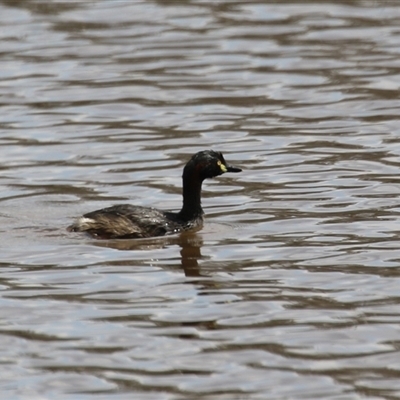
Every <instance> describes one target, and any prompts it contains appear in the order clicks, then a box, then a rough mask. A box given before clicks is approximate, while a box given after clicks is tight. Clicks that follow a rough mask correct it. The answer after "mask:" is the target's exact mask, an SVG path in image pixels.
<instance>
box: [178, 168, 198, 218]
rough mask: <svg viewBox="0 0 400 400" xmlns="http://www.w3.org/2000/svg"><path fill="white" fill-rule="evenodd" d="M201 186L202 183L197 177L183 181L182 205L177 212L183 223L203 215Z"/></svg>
mask: <svg viewBox="0 0 400 400" xmlns="http://www.w3.org/2000/svg"><path fill="white" fill-rule="evenodd" d="M196 178H197V179H196ZM201 184H202V181H201V179H199V178H198V177H193V176H190V177H187V178H186V179H185V178H184V179H183V205H182V209H181V211H180V212H179V217H180V218H181V219H183V220H184V221H189V220H192V219H195V218H199V217H201V216H202V215H203V209H202V208H201Z"/></svg>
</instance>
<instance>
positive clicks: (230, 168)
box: [226, 165, 242, 172]
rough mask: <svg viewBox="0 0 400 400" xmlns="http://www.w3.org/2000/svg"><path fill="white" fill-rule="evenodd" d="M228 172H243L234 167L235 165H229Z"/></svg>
mask: <svg viewBox="0 0 400 400" xmlns="http://www.w3.org/2000/svg"><path fill="white" fill-rule="evenodd" d="M226 172H242V170H241V169H240V168H238V167H234V166H233V165H227V166H226Z"/></svg>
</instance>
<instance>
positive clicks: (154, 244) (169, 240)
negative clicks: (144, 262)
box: [92, 232, 203, 277]
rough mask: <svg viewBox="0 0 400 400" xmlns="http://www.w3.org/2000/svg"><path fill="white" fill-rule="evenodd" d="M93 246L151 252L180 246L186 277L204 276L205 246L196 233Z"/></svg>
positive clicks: (98, 242)
mask: <svg viewBox="0 0 400 400" xmlns="http://www.w3.org/2000/svg"><path fill="white" fill-rule="evenodd" d="M92 244H93V245H95V246H99V247H107V248H112V249H116V250H125V251H128V250H141V251H151V250H157V249H162V248H165V247H171V246H173V245H178V246H179V247H180V248H181V250H180V255H181V267H182V268H183V271H184V273H185V276H188V277H195V276H202V275H201V273H200V267H199V259H201V258H202V255H201V247H202V245H203V238H202V236H201V235H198V234H197V233H196V232H183V233H181V234H180V235H178V236H163V237H159V238H149V239H139V240H138V239H132V240H129V239H125V240H120V239H119V240H118V239H115V240H95V241H93V242H92ZM129 264H130V265H132V260H130V261H129Z"/></svg>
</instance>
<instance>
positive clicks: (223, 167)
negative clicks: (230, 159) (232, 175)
mask: <svg viewBox="0 0 400 400" xmlns="http://www.w3.org/2000/svg"><path fill="white" fill-rule="evenodd" d="M217 165H218V166H219V167H220V168H221V171H222V172H227V171H228V170H227V168H226V167H225V165H224V164H222V161H219V160H218V161H217Z"/></svg>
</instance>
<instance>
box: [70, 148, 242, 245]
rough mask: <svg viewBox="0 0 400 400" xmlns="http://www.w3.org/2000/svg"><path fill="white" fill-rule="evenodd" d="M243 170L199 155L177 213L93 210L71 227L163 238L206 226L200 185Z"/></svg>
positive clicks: (188, 171)
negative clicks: (205, 180) (228, 173)
mask: <svg viewBox="0 0 400 400" xmlns="http://www.w3.org/2000/svg"><path fill="white" fill-rule="evenodd" d="M240 171H241V169H239V168H235V167H230V166H228V165H227V164H226V162H225V160H224V157H223V155H222V154H221V153H217V152H215V151H212V150H207V151H201V152H199V153H196V154H195V155H194V156H193V157H192V158H191V159H190V160H189V162H188V163H187V164H186V166H185V168H184V170H183V177H182V179H183V205H182V209H181V210H180V211H179V212H178V213H174V212H171V211H163V210H159V209H156V208H152V207H142V206H134V205H130V204H118V205H114V206H112V207H108V208H103V209H101V210H97V211H92V212H90V213H88V214H85V215H84V216H82V217H81V218H79V219H78V220H77V221H76V223H75V224H73V225H71V226H70V227H68V230H69V231H73V232H87V233H89V234H91V235H92V236H95V237H99V238H121V239H122V238H147V237H154V236H164V235H170V234H173V233H178V232H181V231H185V230H195V229H200V228H201V227H202V225H203V214H204V212H203V209H202V207H201V185H202V182H203V180H204V179H206V178H212V177H215V176H218V175H222V174H223V173H225V172H240Z"/></svg>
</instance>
